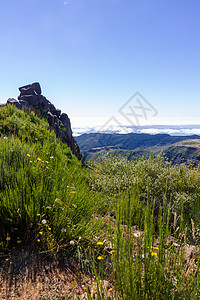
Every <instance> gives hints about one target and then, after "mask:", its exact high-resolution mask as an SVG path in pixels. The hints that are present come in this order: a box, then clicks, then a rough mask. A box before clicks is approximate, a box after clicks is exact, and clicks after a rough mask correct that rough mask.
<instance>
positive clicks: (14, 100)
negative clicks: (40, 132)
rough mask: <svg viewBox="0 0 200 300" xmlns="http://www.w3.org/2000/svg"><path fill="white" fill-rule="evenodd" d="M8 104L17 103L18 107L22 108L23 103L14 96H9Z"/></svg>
mask: <svg viewBox="0 0 200 300" xmlns="http://www.w3.org/2000/svg"><path fill="white" fill-rule="evenodd" d="M7 104H12V105H15V106H16V107H17V108H19V109H21V108H22V105H21V104H20V103H19V102H18V101H17V100H16V99H14V98H9V99H8V100H7Z"/></svg>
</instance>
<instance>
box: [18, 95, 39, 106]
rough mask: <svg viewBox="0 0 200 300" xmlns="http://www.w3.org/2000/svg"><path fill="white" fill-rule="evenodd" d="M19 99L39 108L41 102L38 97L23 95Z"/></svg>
mask: <svg viewBox="0 0 200 300" xmlns="http://www.w3.org/2000/svg"><path fill="white" fill-rule="evenodd" d="M18 99H19V100H23V101H25V102H28V103H29V104H30V105H31V106H33V107H35V106H37V105H38V102H39V101H38V97H37V95H23V96H20V97H18Z"/></svg>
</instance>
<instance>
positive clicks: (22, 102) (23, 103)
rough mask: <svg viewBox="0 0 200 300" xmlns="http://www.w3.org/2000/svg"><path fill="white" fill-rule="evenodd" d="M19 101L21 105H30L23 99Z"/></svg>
mask: <svg viewBox="0 0 200 300" xmlns="http://www.w3.org/2000/svg"><path fill="white" fill-rule="evenodd" d="M19 103H20V104H21V105H22V106H27V107H30V104H29V103H28V102H26V101H24V100H19Z"/></svg>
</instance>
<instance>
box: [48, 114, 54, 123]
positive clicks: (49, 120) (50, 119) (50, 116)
mask: <svg viewBox="0 0 200 300" xmlns="http://www.w3.org/2000/svg"><path fill="white" fill-rule="evenodd" d="M47 120H48V123H49V125H50V126H54V115H53V114H52V113H51V112H50V111H48V113H47Z"/></svg>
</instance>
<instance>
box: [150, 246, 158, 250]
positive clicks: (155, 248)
mask: <svg viewBox="0 0 200 300" xmlns="http://www.w3.org/2000/svg"><path fill="white" fill-rule="evenodd" d="M151 249H154V250H158V249H159V248H158V247H153V246H151Z"/></svg>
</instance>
